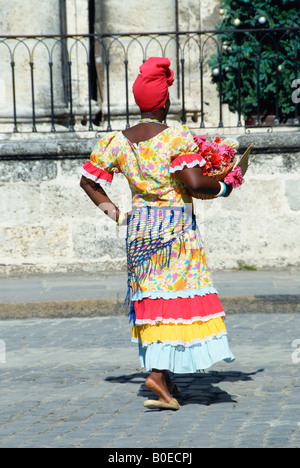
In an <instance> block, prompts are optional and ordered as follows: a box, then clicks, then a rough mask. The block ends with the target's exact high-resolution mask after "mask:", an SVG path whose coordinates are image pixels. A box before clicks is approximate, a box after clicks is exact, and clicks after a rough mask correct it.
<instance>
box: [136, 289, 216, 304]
mask: <svg viewBox="0 0 300 468" xmlns="http://www.w3.org/2000/svg"><path fill="white" fill-rule="evenodd" d="M207 294H218V291H217V290H216V288H214V286H205V287H203V288H199V289H183V290H180V291H138V292H135V293H133V294H132V300H133V301H141V300H142V299H144V298H145V297H149V298H150V299H159V298H161V299H177V298H178V297H183V298H188V297H195V296H206V295H207Z"/></svg>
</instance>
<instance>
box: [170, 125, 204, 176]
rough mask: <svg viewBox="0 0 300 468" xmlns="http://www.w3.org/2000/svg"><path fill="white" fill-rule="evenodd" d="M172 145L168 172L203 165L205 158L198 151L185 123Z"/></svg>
mask: <svg viewBox="0 0 300 468" xmlns="http://www.w3.org/2000/svg"><path fill="white" fill-rule="evenodd" d="M172 146H173V151H172V154H171V166H170V173H175V172H177V171H182V169H184V168H185V167H189V168H190V167H195V166H199V167H203V166H204V165H205V159H204V158H203V156H201V154H200V153H199V148H198V145H197V144H196V142H195V141H194V138H193V135H192V134H191V132H190V130H189V129H188V127H187V126H186V125H182V126H181V128H180V131H179V134H178V136H177V137H176V138H175V139H174V141H173V142H172Z"/></svg>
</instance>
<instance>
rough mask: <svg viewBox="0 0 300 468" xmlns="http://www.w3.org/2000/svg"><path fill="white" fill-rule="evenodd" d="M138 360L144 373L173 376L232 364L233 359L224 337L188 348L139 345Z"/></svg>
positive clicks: (160, 344) (157, 344) (156, 344)
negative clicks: (165, 371)
mask: <svg viewBox="0 0 300 468" xmlns="http://www.w3.org/2000/svg"><path fill="white" fill-rule="evenodd" d="M139 358H140V363H141V367H143V368H145V370H146V371H151V370H152V369H160V370H169V371H170V372H173V373H175V374H190V373H195V372H199V371H200V370H203V369H208V368H209V367H211V366H212V365H213V364H215V363H216V362H218V361H223V360H224V361H226V362H233V361H234V359H235V358H234V355H233V354H232V352H231V351H230V349H229V345H228V340H227V336H226V335H223V336H221V337H220V338H214V339H213V340H210V341H206V342H205V343H203V344H195V345H193V346H189V347H184V346H182V345H179V346H178V345H177V346H172V345H166V344H164V343H159V342H156V343H151V344H150V345H148V347H147V348H143V347H142V344H141V343H139Z"/></svg>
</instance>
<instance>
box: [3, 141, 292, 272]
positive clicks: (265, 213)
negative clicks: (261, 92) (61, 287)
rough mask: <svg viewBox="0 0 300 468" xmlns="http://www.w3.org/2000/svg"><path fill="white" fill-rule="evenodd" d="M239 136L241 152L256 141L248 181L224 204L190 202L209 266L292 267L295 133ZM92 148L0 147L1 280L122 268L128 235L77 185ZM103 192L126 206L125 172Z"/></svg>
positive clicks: (68, 144) (89, 144) (76, 144)
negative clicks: (14, 277)
mask: <svg viewBox="0 0 300 468" xmlns="http://www.w3.org/2000/svg"><path fill="white" fill-rule="evenodd" d="M237 138H238V139H239V141H240V145H241V148H245V147H246V146H247V145H248V143H249V142H250V141H253V142H254V144H255V151H254V153H253V156H252V158H251V166H250V168H249V170H248V173H247V177H246V182H245V184H244V185H243V186H242V187H241V188H239V189H236V191H234V192H233V194H232V195H231V196H230V198H228V199H218V200H212V201H200V200H196V202H195V205H196V212H197V218H198V223H199V227H200V230H201V233H202V237H203V240H204V243H205V246H206V252H207V257H208V261H209V264H210V265H211V266H212V267H213V268H214V269H220V268H239V267H245V266H254V267H256V268H268V267H272V268H273V267H287V266H291V265H292V266H297V265H299V244H300V229H299V227H300V201H299V200H300V196H299V195H300V189H299V188H300V175H299V174H300V172H299V165H300V164H299V161H300V159H299V158H300V151H299V148H300V135H299V133H298V132H295V133H285V134H283V133H282V134H280V133H278V134H273V135H270V134H267V135H266V134H262V135H259V134H256V135H243V136H237ZM95 142H96V140H94V139H90V140H87V139H81V140H76V139H75V138H74V139H73V140H70V141H68V140H62V141H60V142H57V141H56V140H55V139H53V140H47V141H35V142H34V141H28V142H26V141H22V142H13V141H11V142H1V143H0V153H1V155H2V157H1V159H0V213H1V219H0V275H16V274H27V273H28V274H29V273H40V272H42V273H54V272H55V273H57V272H83V271H84V272H108V271H120V270H125V268H126V252H125V244H124V238H125V228H121V229H120V230H118V229H117V228H116V227H115V225H114V223H113V222H112V221H110V220H109V219H108V218H107V217H106V216H105V215H104V214H103V213H102V212H100V210H99V209H97V208H96V207H94V205H93V204H92V202H91V201H90V200H89V199H88V198H87V197H86V195H85V193H84V192H83V190H82V189H81V188H80V186H79V180H80V174H79V171H80V167H81V166H82V164H83V163H84V162H85V161H86V160H87V159H88V156H89V153H90V152H91V151H92V149H93V146H94V143H95ZM43 158H47V159H43ZM107 192H108V194H109V195H110V196H111V198H112V199H113V201H114V202H115V203H116V204H117V205H118V206H121V208H125V207H126V206H128V204H129V203H130V192H129V189H128V187H127V183H126V180H125V179H124V177H123V176H122V175H117V176H116V177H115V179H114V181H113V184H112V187H111V188H110V189H109V190H107Z"/></svg>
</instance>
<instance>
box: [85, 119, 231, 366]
mask: <svg viewBox="0 0 300 468" xmlns="http://www.w3.org/2000/svg"><path fill="white" fill-rule="evenodd" d="M197 151H198V147H197V145H196V143H195V142H194V139H193V136H192V134H191V133H190V131H189V129H188V127H187V126H185V125H178V126H176V127H168V128H166V129H165V130H163V131H162V132H161V133H159V134H158V135H156V136H155V137H153V138H151V139H149V140H146V141H142V142H140V143H139V144H138V145H137V144H133V143H131V142H130V141H129V140H128V139H127V138H126V137H125V136H124V134H123V133H122V132H120V131H116V132H110V133H108V134H107V135H106V136H105V137H103V138H102V139H101V140H100V141H99V142H98V143H97V145H96V147H95V149H94V151H93V153H92V154H91V158H90V161H88V162H87V163H86V164H85V165H84V166H83V168H82V174H83V175H84V176H86V177H88V178H90V179H92V180H94V181H95V182H96V183H99V184H100V185H103V186H105V185H107V184H111V183H112V181H113V174H114V173H120V172H121V173H122V174H123V175H124V176H125V177H126V179H127V181H128V183H129V186H130V189H131V192H132V206H133V211H132V215H131V216H130V219H129V222H128V232H127V254H128V285H129V294H130V297H131V301H132V302H131V304H132V307H131V311H132V316H133V321H134V324H133V329H132V341H134V342H137V343H138V351H139V358H140V363H141V366H142V367H144V368H145V369H146V370H147V371H151V370H152V369H160V370H170V371H171V372H174V373H193V372H197V371H199V370H202V369H207V368H209V367H211V366H212V365H213V364H214V363H216V362H217V361H220V360H225V361H228V362H230V361H232V360H234V356H233V355H232V353H231V351H230V348H229V345H228V341H227V331H226V327H225V322H224V318H225V312H224V310H223V307H222V305H221V302H220V300H219V298H218V295H217V291H216V289H215V288H214V285H213V281H212V277H211V273H210V270H209V268H208V266H207V263H206V257H205V252H204V247H203V243H202V241H201V237H200V233H199V230H198V228H197V225H196V220H195V216H194V213H193V205H192V198H191V196H190V195H189V193H188V191H187V189H186V188H185V186H184V184H183V183H182V181H181V180H180V178H179V177H178V176H177V174H176V173H177V172H178V171H180V170H182V169H183V168H184V167H194V166H200V167H202V166H204V164H205V160H204V158H203V157H202V156H201V155H200V154H197Z"/></svg>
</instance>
